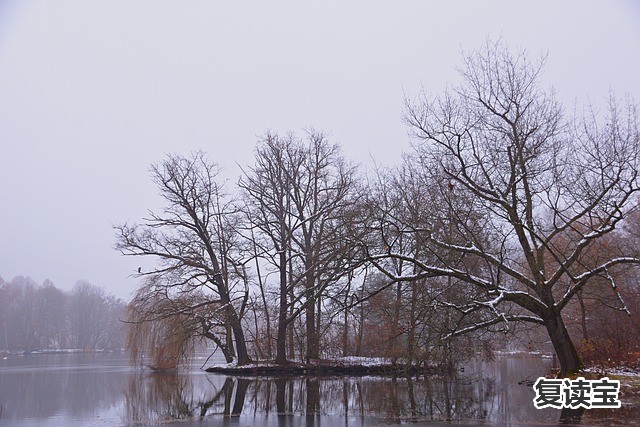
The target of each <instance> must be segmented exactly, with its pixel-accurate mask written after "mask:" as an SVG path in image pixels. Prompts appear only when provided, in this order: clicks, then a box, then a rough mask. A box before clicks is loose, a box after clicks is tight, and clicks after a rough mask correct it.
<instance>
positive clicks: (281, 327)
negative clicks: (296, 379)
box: [276, 250, 288, 364]
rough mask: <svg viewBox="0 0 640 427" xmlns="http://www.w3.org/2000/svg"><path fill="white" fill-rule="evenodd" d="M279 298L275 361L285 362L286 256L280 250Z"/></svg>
mask: <svg viewBox="0 0 640 427" xmlns="http://www.w3.org/2000/svg"><path fill="white" fill-rule="evenodd" d="M279 269H280V300H279V306H278V335H277V338H276V363H283V364H284V363H287V323H288V322H287V311H288V310H287V309H288V304H287V256H286V253H285V252H284V250H281V251H280V265H279Z"/></svg>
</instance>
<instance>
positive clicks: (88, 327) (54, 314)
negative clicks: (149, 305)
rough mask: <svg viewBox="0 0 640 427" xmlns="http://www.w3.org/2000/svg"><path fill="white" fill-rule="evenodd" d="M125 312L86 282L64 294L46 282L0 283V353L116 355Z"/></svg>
mask: <svg viewBox="0 0 640 427" xmlns="http://www.w3.org/2000/svg"><path fill="white" fill-rule="evenodd" d="M125 307H126V303H125V302H124V301H122V300H120V299H118V298H115V297H114V296H112V295H109V294H107V293H106V292H105V291H104V289H102V288H100V287H97V286H94V285H92V284H91V283H89V282H86V281H78V282H77V283H76V285H75V286H74V287H73V289H72V290H71V291H68V292H65V291H62V290H60V289H58V288H57V287H56V286H55V285H54V284H53V283H52V282H51V281H49V280H45V281H44V282H43V283H42V284H38V283H36V282H34V281H33V280H32V279H31V278H29V277H23V276H17V277H15V278H14V279H13V280H11V281H10V282H5V281H4V280H3V279H2V278H0V350H3V351H7V352H32V351H51V350H68V349H74V350H83V351H93V350H121V349H123V348H124V339H123V338H124V324H123V323H122V321H121V319H124V314H125Z"/></svg>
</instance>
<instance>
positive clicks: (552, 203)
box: [370, 42, 640, 374]
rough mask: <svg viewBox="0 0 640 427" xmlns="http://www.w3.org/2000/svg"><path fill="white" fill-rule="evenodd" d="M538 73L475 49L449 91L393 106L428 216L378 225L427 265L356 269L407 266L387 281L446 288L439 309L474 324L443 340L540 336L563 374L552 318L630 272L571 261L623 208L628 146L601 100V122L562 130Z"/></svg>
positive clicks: (512, 57) (631, 260)
mask: <svg viewBox="0 0 640 427" xmlns="http://www.w3.org/2000/svg"><path fill="white" fill-rule="evenodd" d="M543 65H544V58H543V59H541V60H540V61H539V62H532V61H530V59H529V58H528V56H527V55H526V54H525V53H523V52H521V53H517V54H513V53H512V51H511V50H510V49H509V48H508V47H505V46H504V45H503V44H502V43H501V42H497V43H491V42H487V43H486V44H485V45H484V47H483V48H482V49H480V50H478V51H476V52H473V53H471V54H467V55H464V64H463V66H462V67H461V68H460V69H459V73H460V76H461V78H462V83H461V84H460V85H458V86H455V87H453V88H451V89H450V90H448V91H447V92H446V93H445V94H444V95H443V96H441V97H435V98H434V97H429V96H427V95H425V94H423V95H422V96H421V97H420V98H419V99H418V100H417V101H411V100H407V103H406V116H405V117H406V122H407V123H408V125H409V126H410V127H411V129H412V132H413V135H414V137H415V144H414V148H415V151H414V154H413V155H412V156H410V157H409V158H408V160H407V161H409V162H411V163H413V164H414V165H418V166H419V167H420V169H421V170H422V174H423V176H424V186H425V188H429V189H430V191H431V192H432V194H434V195H436V196H434V197H433V198H432V200H431V204H432V205H435V204H440V206H441V208H440V209H439V210H440V212H441V214H440V215H437V214H431V213H430V212H436V213H437V212H438V209H434V208H433V206H429V207H427V206H425V207H424V208H425V209H424V211H425V217H424V218H423V219H422V225H421V226H420V227H416V226H415V225H413V224H410V223H407V222H406V221H403V220H402V218H399V217H398V216H397V215H396V216H394V215H393V214H392V213H389V212H387V213H386V214H385V216H384V220H385V221H387V222H388V223H395V224H400V225H399V226H396V228H397V229H399V230H403V232H406V233H414V234H418V235H419V236H420V239H422V241H421V243H420V244H421V245H423V247H425V248H427V250H428V252H429V254H430V256H422V257H420V256H419V257H416V256H413V255H412V254H410V253H399V252H393V251H385V252H382V253H381V252H377V253H376V252H374V251H372V252H371V253H370V259H371V260H372V261H374V262H375V263H377V265H378V266H379V267H380V268H381V269H384V270H385V271H386V272H387V273H388V274H389V275H391V276H393V275H394V274H395V272H394V271H393V270H392V269H389V268H388V267H387V265H388V264H385V262H384V260H385V259H387V260H388V259H395V260H404V261H406V262H407V263H410V264H413V265H415V266H416V267H417V270H416V272H415V273H413V274H405V275H404V277H397V278H396V279H398V280H399V279H404V280H409V279H419V278H424V277H428V276H441V277H445V278H448V280H449V282H448V285H449V286H450V287H452V288H453V289H452V290H451V291H450V292H448V293H443V294H442V296H441V297H440V300H439V301H440V303H441V304H443V305H445V306H447V307H449V308H454V309H456V310H457V311H458V312H459V313H460V314H461V320H464V319H465V317H466V318H468V319H474V320H473V321H472V322H467V323H465V322H463V321H461V322H460V323H459V327H458V328H457V329H456V330H455V331H454V332H452V335H456V334H461V333H465V332H469V331H473V330H477V329H480V328H485V327H491V326H493V325H498V324H502V325H508V324H509V323H511V322H521V321H523V322H533V323H535V324H539V325H543V326H544V328H546V331H547V333H548V336H549V337H550V340H551V343H552V344H553V347H554V349H555V352H556V353H557V355H558V358H559V361H560V366H561V371H562V373H563V374H566V373H568V372H572V371H576V370H577V369H579V368H580V366H581V361H580V357H579V355H578V353H577V351H576V349H575V347H574V344H573V342H572V340H571V337H570V336H569V333H568V332H567V328H566V327H565V321H564V319H563V315H562V311H563V309H564V308H565V307H566V306H567V304H568V303H569V302H570V301H571V300H572V299H573V298H574V297H576V295H578V294H579V292H581V290H583V289H584V288H585V287H586V286H588V285H589V284H590V283H591V282H593V281H595V280H597V279H600V280H605V281H607V282H609V283H610V285H611V292H613V293H614V294H615V295H618V296H619V294H618V293H617V289H616V284H615V281H614V280H613V277H614V276H615V275H614V272H615V270H616V268H618V267H620V266H621V265H624V264H627V265H628V264H636V263H638V262H639V261H640V260H639V259H638V258H637V257H636V256H634V255H633V254H631V253H613V252H611V253H607V254H605V255H604V256H601V258H599V259H598V260H597V263H595V264H594V262H593V260H592V259H590V260H589V262H587V261H586V260H585V257H588V256H589V254H588V252H589V248H591V247H592V246H594V245H597V244H598V242H599V241H600V240H601V239H603V238H604V237H605V236H607V235H608V234H609V233H611V232H612V231H614V230H615V229H616V228H617V227H619V225H620V224H621V221H623V219H624V218H625V216H626V215H627V214H628V212H629V211H630V209H632V207H633V205H634V203H635V198H634V195H635V193H636V192H637V191H638V188H639V187H638V170H639V169H638V166H639V165H638V160H639V157H638V153H639V148H640V141H639V132H638V126H637V114H636V110H635V107H634V105H633V104H632V103H631V102H628V103H625V104H621V103H619V102H618V101H616V100H615V99H613V98H612V99H611V102H610V103H609V108H608V110H607V112H606V113H605V114H599V113H597V112H594V110H593V109H590V108H588V109H585V111H586V112H585V113H584V114H581V115H580V116H579V117H565V115H564V112H563V109H562V107H561V105H560V103H559V102H558V101H557V100H556V99H555V97H554V94H553V92H552V91H545V90H542V89H541V88H540V75H541V72H542V69H543ZM603 120H604V121H603ZM437 195H440V196H437ZM381 218H383V217H382V216H381ZM390 218H391V219H390ZM451 295H456V296H457V297H458V299H457V300H453V299H451V298H448V296H451ZM460 296H462V297H463V299H462V300H460ZM619 304H620V305H619V307H618V308H619V309H621V310H625V309H626V308H625V307H624V304H623V303H622V300H620V301H619ZM478 313H484V315H483V316H484V317H483V319H482V320H478V319H477V317H473V316H477V315H478Z"/></svg>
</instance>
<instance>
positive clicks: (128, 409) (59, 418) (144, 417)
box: [0, 353, 640, 427]
mask: <svg viewBox="0 0 640 427" xmlns="http://www.w3.org/2000/svg"><path fill="white" fill-rule="evenodd" d="M213 362H216V363H217V362H219V361H213ZM213 362H211V363H213ZM203 363H204V358H202V359H196V360H194V362H193V364H192V365H191V366H190V367H189V368H188V369H185V370H184V372H182V373H180V374H154V373H150V372H148V371H145V370H143V369H139V368H135V367H132V366H130V365H129V362H128V359H127V357H126V355H124V354H119V353H95V354H35V355H25V356H8V357H7V359H4V360H3V359H0V425H1V426H5V425H6V426H8V425H11V426H58V425H59V426H107V425H108V426H114V425H115V426H118V425H122V426H127V425H159V424H163V425H177V426H192V425H197V426H215V425H236V426H247V425H255V426H262V425H265V426H278V427H285V426H291V427H293V426H303V425H307V426H309V425H313V426H334V425H349V426H374V425H389V424H392V425H393V424H401V423H407V422H417V423H429V425H433V424H432V423H451V422H453V423H455V424H472V425H477V424H487V425H532V424H556V423H557V422H558V419H559V417H560V411H558V410H553V409H548V410H537V409H535V408H534V406H533V403H532V399H533V397H534V392H533V389H532V388H531V387H529V386H527V385H526V384H519V383H522V382H523V381H525V380H535V378H537V377H538V376H540V375H541V374H543V373H544V372H546V370H547V369H548V368H549V366H550V363H551V361H550V360H549V359H542V358H540V357H539V356H513V355H510V356H500V357H498V358H497V359H496V360H495V361H493V362H482V361H472V362H470V363H468V364H467V365H465V367H464V371H460V372H457V374H456V375H454V376H449V377H428V378H415V377H414V378H379V377H347V378H321V379H318V378H287V379H284V378H280V379H272V378H259V379H256V378H237V377H227V376H224V375H214V374H208V373H205V372H203V371H201V370H200V369H199V368H200V366H201V365H202V364H203ZM623 402H624V401H623ZM632 420H633V421H634V422H635V421H636V420H640V408H638V407H637V406H629V405H626V407H623V408H622V409H610V410H607V411H599V412H595V411H586V412H585V414H584V415H583V417H582V423H584V424H594V423H595V424H602V423H605V424H606V423H612V422H613V423H615V422H620V423H629V422H631V421H632Z"/></svg>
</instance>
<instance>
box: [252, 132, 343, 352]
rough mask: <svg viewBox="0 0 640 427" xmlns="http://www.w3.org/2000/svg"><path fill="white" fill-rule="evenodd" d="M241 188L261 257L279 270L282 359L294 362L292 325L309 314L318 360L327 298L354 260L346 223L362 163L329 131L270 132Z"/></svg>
mask: <svg viewBox="0 0 640 427" xmlns="http://www.w3.org/2000/svg"><path fill="white" fill-rule="evenodd" d="M240 187H241V188H242V189H243V190H244V193H245V195H246V197H245V199H246V204H247V209H246V212H247V216H248V219H249V223H250V226H251V227H253V228H254V230H255V234H254V235H252V236H251V238H252V242H253V243H252V245H253V248H254V249H255V255H256V256H260V257H261V258H262V259H265V260H267V261H268V263H269V264H270V265H271V266H273V267H274V268H275V269H276V270H277V273H278V291H277V295H278V303H277V305H278V322H277V324H278V326H277V336H276V361H277V362H279V363H284V362H286V358H287V353H286V343H287V331H288V330H290V327H291V326H292V322H293V321H294V320H295V319H296V318H297V317H298V316H299V315H300V314H301V313H303V312H304V314H305V326H306V333H305V338H306V357H307V358H308V359H317V358H318V357H319V350H320V349H319V340H320V336H319V331H320V323H321V320H320V319H321V314H320V311H321V309H322V307H323V304H322V298H323V296H324V293H325V291H326V289H327V287H328V286H330V285H332V284H334V283H335V282H337V281H338V280H340V279H341V278H343V277H345V276H346V274H347V271H348V269H349V268H350V264H351V258H350V256H349V246H348V245H347V241H348V239H347V238H346V237H347V236H346V233H348V227H347V226H346V225H345V224H346V223H347V222H348V221H349V217H350V213H349V212H350V209H351V207H352V205H353V199H352V197H353V191H354V189H355V168H354V167H353V166H351V165H349V164H347V162H346V161H345V160H344V159H343V157H342V155H341V153H340V150H339V148H338V146H337V145H334V144H330V143H329V142H328V141H327V139H326V137H325V136H324V135H323V134H322V133H319V132H314V131H310V132H308V133H307V138H306V139H300V138H297V137H296V136H295V135H287V136H286V137H280V136H278V135H277V134H273V133H268V134H267V135H266V136H265V137H264V138H263V140H262V141H260V142H259V145H258V148H257V149H256V163H255V166H254V167H252V168H250V169H248V170H247V171H246V172H245V174H244V176H243V178H242V179H241V181H240ZM261 283H262V282H261ZM289 345H291V343H290V342H289Z"/></svg>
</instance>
